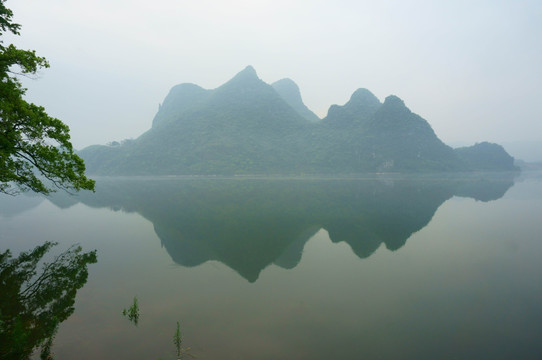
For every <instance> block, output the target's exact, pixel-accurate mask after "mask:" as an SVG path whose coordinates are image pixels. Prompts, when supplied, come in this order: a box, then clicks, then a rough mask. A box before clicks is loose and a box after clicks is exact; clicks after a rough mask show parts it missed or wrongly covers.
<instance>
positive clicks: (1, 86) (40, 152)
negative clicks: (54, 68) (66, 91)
mask: <svg viewBox="0 0 542 360" xmlns="http://www.w3.org/2000/svg"><path fill="white" fill-rule="evenodd" d="M4 3H5V0H0V37H1V36H2V35H4V33H5V32H6V31H9V32H11V33H13V34H15V35H19V29H20V25H19V24H14V23H13V22H12V16H13V13H12V11H11V10H10V9H8V8H6V6H5V4H4ZM48 67H49V63H48V62H47V60H45V58H43V57H39V56H37V55H36V53H35V51H33V50H21V49H18V48H17V47H15V46H14V45H13V44H10V45H7V46H6V45H4V43H3V41H2V40H0V192H3V193H9V194H15V193H18V192H21V191H27V190H32V191H35V192H38V193H42V194H48V193H50V192H51V191H55V188H60V189H66V190H68V191H69V190H75V191H78V190H81V189H86V190H94V180H92V179H88V178H87V177H86V176H85V164H84V162H83V160H82V159H81V158H80V157H79V156H77V155H76V154H75V152H74V149H73V146H72V144H71V142H70V134H69V128H68V126H67V125H66V124H64V123H63V122H62V121H60V120H58V119H56V118H53V117H51V116H49V115H48V114H47V113H46V111H45V109H44V108H43V107H41V106H38V105H35V104H32V103H29V102H27V101H25V100H24V95H25V93H26V89H25V88H23V86H22V84H21V82H20V80H19V79H18V76H31V75H35V74H36V72H37V71H38V70H39V69H41V68H48Z"/></svg>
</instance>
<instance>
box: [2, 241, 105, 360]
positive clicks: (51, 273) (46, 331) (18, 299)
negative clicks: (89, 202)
mask: <svg viewBox="0 0 542 360" xmlns="http://www.w3.org/2000/svg"><path fill="white" fill-rule="evenodd" d="M54 245H56V244H55V243H51V242H46V243H44V244H43V245H40V246H37V247H36V248H34V249H33V250H31V251H29V252H22V253H21V254H20V255H19V256H18V257H17V258H12V256H11V252H10V251H9V250H7V251H5V252H3V253H0V358H2V359H3V358H9V359H11V358H13V359H28V358H29V357H30V355H31V354H32V353H33V352H34V350H35V349H36V348H41V358H46V359H49V358H51V357H50V351H51V346H52V343H53V338H54V335H55V333H56V331H57V329H58V326H59V324H60V323H61V322H62V321H64V320H66V319H67V318H68V317H69V316H70V315H71V314H72V313H73V311H74V307H73V304H74V302H75V296H76V294H77V290H78V289H80V288H81V287H82V286H83V285H84V284H85V283H86V281H87V277H88V269H87V267H88V265H89V264H93V263H95V262H96V251H91V252H88V253H83V252H82V251H81V247H80V246H78V245H74V246H71V247H70V248H68V250H66V251H64V252H62V253H61V254H60V255H58V256H56V257H54V258H53V261H52V262H50V263H43V265H42V269H41V271H40V272H38V269H37V267H38V265H39V264H40V262H41V260H42V259H43V257H44V256H45V254H46V253H47V252H48V251H49V250H50V249H51V247H53V246H54Z"/></svg>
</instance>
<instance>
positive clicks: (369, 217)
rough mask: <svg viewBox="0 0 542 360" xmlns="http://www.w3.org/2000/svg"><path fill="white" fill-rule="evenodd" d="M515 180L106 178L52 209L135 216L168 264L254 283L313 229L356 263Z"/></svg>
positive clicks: (283, 263)
mask: <svg viewBox="0 0 542 360" xmlns="http://www.w3.org/2000/svg"><path fill="white" fill-rule="evenodd" d="M513 176H514V174H501V175H500V176H494V175H491V176H482V175H477V176H473V175H469V176H467V177H459V176H456V177H447V178H441V177H436V176H423V177H396V178H394V177H386V178H384V179H379V178H377V177H373V178H370V179H312V180H311V179H245V178H241V179H213V178H205V179H201V178H200V179H190V178H189V179H187V178H184V179H179V178H155V179H142V178H132V179H129V178H124V179H119V178H104V179H99V181H98V182H97V184H98V185H97V192H96V193H95V194H80V195H79V196H77V197H68V196H66V195H65V194H57V195H55V196H54V197H53V198H52V199H51V201H52V202H54V203H55V204H56V205H58V206H60V207H68V206H71V205H72V204H74V203H76V202H78V201H81V202H83V203H84V204H86V205H88V206H92V207H108V208H111V209H113V210H122V211H126V212H137V213H139V214H141V215H142V216H143V217H145V218H146V219H148V220H149V221H151V222H152V223H153V224H154V230H155V232H156V234H157V235H158V237H159V238H160V239H161V242H162V244H163V246H164V247H165V249H166V250H167V252H168V253H169V255H170V256H171V258H172V259H173V260H174V261H175V262H176V263H178V264H180V265H183V266H187V267H192V266H197V265H200V264H202V263H204V262H206V261H209V260H216V261H220V262H222V263H224V264H226V265H227V266H229V267H230V268H232V269H234V270H235V271H236V272H237V273H239V274H240V275H241V276H243V277H244V278H245V279H247V280H248V281H250V282H254V281H256V280H257V279H258V276H259V274H260V272H261V271H262V270H263V269H264V268H266V267H267V266H268V265H270V264H275V265H278V266H280V267H283V268H286V269H291V268H294V267H295V266H296V265H297V264H298V263H299V261H300V259H301V256H302V253H303V248H304V246H305V243H306V242H307V241H308V240H309V239H310V238H311V237H312V236H313V235H314V234H315V233H316V232H317V231H318V230H320V229H325V230H326V231H327V232H328V233H329V237H330V238H331V240H332V241H333V242H335V243H338V242H345V243H347V244H348V245H349V246H350V247H351V249H352V251H353V252H354V253H355V254H356V255H357V256H358V257H360V258H367V257H369V256H370V255H371V254H372V253H373V252H374V251H375V250H376V249H377V248H379V247H380V246H381V244H384V245H385V246H386V248H387V249H389V250H392V251H395V250H398V249H400V248H401V247H402V246H403V245H405V243H406V241H407V239H408V238H409V237H410V236H411V235H412V234H413V233H414V232H417V231H419V230H420V229H422V228H423V227H425V226H426V225H427V224H428V223H429V221H430V220H431V218H432V217H433V215H434V214H435V211H436V210H437V208H438V207H439V206H440V205H441V204H442V203H443V202H444V201H446V200H447V199H450V198H451V197H453V196H461V197H470V198H474V199H476V200H480V201H490V200H496V199H498V198H500V197H502V196H503V195H504V194H505V193H506V191H507V190H508V189H509V188H510V187H511V186H512V185H513Z"/></svg>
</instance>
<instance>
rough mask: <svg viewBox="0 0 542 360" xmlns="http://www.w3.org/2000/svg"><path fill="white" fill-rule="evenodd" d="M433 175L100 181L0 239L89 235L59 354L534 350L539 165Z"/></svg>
mask: <svg viewBox="0 0 542 360" xmlns="http://www.w3.org/2000/svg"><path fill="white" fill-rule="evenodd" d="M441 180H442V179H437V178H436V177H433V178H424V179H421V180H420V179H401V178H384V179H382V178H377V179H374V178H373V179H361V180H353V179H350V180H337V179H335V180H315V179H312V180H301V179H297V180H285V179H282V180H277V179H276V180H262V179H260V180H254V179H252V180H248V179H244V180H231V179H229V180H228V179H214V180H213V179H203V180H193V179H192V180H190V179H181V180H179V179H155V180H127V179H124V180H118V179H117V180H115V179H102V181H100V182H99V183H98V184H99V187H98V192H97V194H96V195H89V194H82V195H80V196H78V197H77V198H76V199H75V200H74V199H70V198H68V197H65V196H56V197H53V198H52V199H51V201H50V200H43V201H40V200H39V199H35V198H32V199H26V200H24V201H23V200H21V204H22V203H23V202H24V203H25V204H27V206H25V205H19V206H17V207H15V206H11V205H9V204H8V202H7V201H4V198H2V199H0V201H4V203H3V206H0V210H2V211H0V242H1V247H2V250H4V249H6V248H10V249H11V250H12V252H14V253H15V254H17V253H18V252H19V251H21V250H27V249H30V248H32V247H33V246H36V245H38V244H40V243H42V242H44V241H46V240H50V241H58V242H60V246H59V247H58V248H59V250H60V249H61V248H66V247H68V246H69V245H71V244H73V243H74V242H78V243H80V244H81V245H82V246H83V248H84V249H87V250H90V249H97V250H98V263H97V264H95V265H91V266H90V276H89V280H88V283H87V284H86V286H85V287H84V288H83V289H81V290H80V291H79V294H78V296H77V301H76V310H75V313H74V314H73V315H72V316H71V317H70V318H69V319H68V320H67V321H65V322H64V323H62V324H61V326H60V331H59V333H58V335H57V337H56V340H55V347H54V352H55V354H56V356H57V357H58V358H59V359H67V358H78V359H97V358H101V359H128V358H132V359H158V358H162V359H173V358H174V357H175V347H174V345H173V333H174V331H175V326H176V321H180V322H181V330H182V332H183V334H184V345H185V346H190V347H191V348H192V350H191V353H192V354H193V355H195V356H197V358H198V359H280V358H288V359H360V358H367V359H437V358H439V359H499V358H502V359H515V358H522V359H539V358H541V357H542V343H541V342H540V338H541V335H542V306H541V302H540V300H541V299H542V283H541V281H540V279H541V277H542V261H540V257H541V255H542V239H541V237H542V236H541V234H542V221H541V220H542V216H541V214H542V181H541V179H540V177H536V176H531V177H525V176H522V178H520V179H519V180H516V182H515V184H513V183H512V181H511V180H510V179H509V178H505V179H502V178H500V179H498V180H491V181H489V180H487V179H484V180H480V179H475V180H474V182H473V181H467V180H465V179H464V178H455V179H451V180H450V179H446V180H442V181H441ZM512 184H513V185H512ZM477 199H478V200H477ZM9 201H13V199H11V200H9ZM6 208H7V210H6ZM9 209H13V211H11V212H10V211H9ZM390 249H391V250H390ZM134 296H137V298H138V300H139V305H140V310H141V317H140V322H139V325H138V326H137V327H135V326H134V325H133V324H132V323H130V322H129V321H128V320H127V319H126V318H125V317H123V316H122V315H121V311H122V309H123V308H125V307H127V306H129V305H130V303H131V301H132V299H133V297H134Z"/></svg>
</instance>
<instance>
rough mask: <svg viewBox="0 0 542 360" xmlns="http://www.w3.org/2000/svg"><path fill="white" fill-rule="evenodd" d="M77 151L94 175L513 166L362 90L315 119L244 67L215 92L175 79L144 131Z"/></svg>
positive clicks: (294, 96)
mask: <svg viewBox="0 0 542 360" xmlns="http://www.w3.org/2000/svg"><path fill="white" fill-rule="evenodd" d="M80 155H81V157H83V159H84V160H85V163H86V165H87V170H88V173H90V174H98V175H233V174H261V175H269V174H352V173H363V172H420V171H421V172H431V171H476V170H484V171H494V170H497V171H508V170H516V167H515V166H514V159H513V158H512V157H511V156H510V155H509V154H508V153H506V151H505V150H504V149H503V148H502V146H500V145H497V144H491V143H486V142H484V143H479V144H476V145H474V146H470V147H463V148H458V149H452V148H451V147H449V146H447V145H446V144H444V143H443V142H442V141H441V140H440V139H439V138H438V137H437V136H436V134H435V133H434V131H433V129H432V128H431V126H430V125H429V123H428V122H427V121H426V120H424V119H423V118H421V117H420V116H418V115H416V114H414V113H412V112H411V111H410V110H409V109H408V108H407V107H406V106H405V104H404V102H403V101H402V100H401V99H400V98H398V97H396V96H393V95H391V96H388V97H387V98H386V99H385V100H384V102H383V103H381V102H380V101H379V100H378V98H376V97H375V96H374V95H373V94H372V93H371V92H370V91H369V90H366V89H358V90H356V91H355V92H354V93H353V94H352V97H351V98H350V100H349V101H348V102H347V103H346V104H345V105H343V106H339V105H332V106H331V107H330V108H329V111H328V114H327V116H326V117H325V118H324V119H319V118H318V117H317V116H316V115H315V114H314V113H313V112H312V111H310V110H309V109H308V108H307V107H306V106H305V105H304V104H303V101H302V99H301V95H300V91H299V88H298V86H297V85H296V84H295V83H294V82H293V81H292V80H290V79H283V80H279V81H277V82H275V83H273V84H271V85H269V84H267V83H265V82H263V81H262V80H260V79H259V78H258V76H257V74H256V71H255V70H254V69H253V68H252V67H250V66H248V67H247V68H245V69H244V70H243V71H241V72H240V73H238V74H237V75H236V76H234V77H233V78H232V79H231V80H230V81H228V82H227V83H225V84H224V85H222V86H220V87H218V88H216V89H213V90H206V89H203V88H201V87H199V86H198V85H194V84H180V85H177V86H174V87H173V88H172V89H171V90H170V92H169V94H168V95H167V97H166V98H165V100H164V102H163V104H161V106H160V108H159V111H158V113H157V114H156V116H155V117H154V119H153V122H152V127H151V129H150V130H148V131H147V132H145V133H144V134H143V135H141V136H140V137H138V138H137V139H135V140H131V141H125V142H123V143H114V144H112V145H93V146H89V147H87V148H85V149H83V150H81V151H80Z"/></svg>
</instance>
